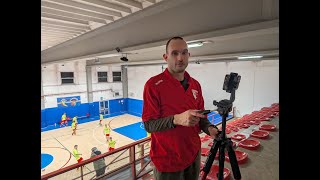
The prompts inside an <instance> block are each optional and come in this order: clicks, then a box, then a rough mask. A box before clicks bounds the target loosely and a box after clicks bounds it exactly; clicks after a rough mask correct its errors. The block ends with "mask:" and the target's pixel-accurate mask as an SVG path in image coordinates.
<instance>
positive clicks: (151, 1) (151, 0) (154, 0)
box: [146, 0, 156, 3]
mask: <svg viewBox="0 0 320 180" xmlns="http://www.w3.org/2000/svg"><path fill="white" fill-rule="evenodd" d="M146 1H148V2H150V3H156V0H146Z"/></svg>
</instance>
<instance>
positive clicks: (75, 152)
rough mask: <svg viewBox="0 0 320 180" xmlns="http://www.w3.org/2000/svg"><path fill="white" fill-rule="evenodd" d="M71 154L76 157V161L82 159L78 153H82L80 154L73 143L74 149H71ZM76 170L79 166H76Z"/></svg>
mask: <svg viewBox="0 0 320 180" xmlns="http://www.w3.org/2000/svg"><path fill="white" fill-rule="evenodd" d="M72 154H73V156H74V157H75V158H76V160H77V161H78V163H79V162H81V161H82V160H83V159H82V157H81V156H80V155H82V154H80V153H79V151H78V145H74V149H73V151H72ZM77 170H79V168H77Z"/></svg>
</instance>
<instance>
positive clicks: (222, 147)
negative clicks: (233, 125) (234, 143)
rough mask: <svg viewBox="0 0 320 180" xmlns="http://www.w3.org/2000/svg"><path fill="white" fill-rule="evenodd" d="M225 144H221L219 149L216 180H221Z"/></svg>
mask: <svg viewBox="0 0 320 180" xmlns="http://www.w3.org/2000/svg"><path fill="white" fill-rule="evenodd" d="M225 145H226V144H225V142H222V143H221V146H220V147H219V174H218V180H223V168H224V159H225V153H224V148H225Z"/></svg>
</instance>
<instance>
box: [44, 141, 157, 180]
mask: <svg viewBox="0 0 320 180" xmlns="http://www.w3.org/2000/svg"><path fill="white" fill-rule="evenodd" d="M150 140H151V138H150V137H147V138H144V139H141V140H139V141H136V142H133V143H130V144H128V145H125V146H122V147H119V148H117V149H115V150H113V151H109V152H106V153H103V154H100V155H97V156H95V157H92V158H89V159H86V160H83V161H81V162H79V163H76V164H72V165H70V166H67V167H64V168H61V169H58V170H56V171H53V172H50V173H48V174H45V175H43V176H41V180H47V179H49V178H52V177H55V176H57V175H60V174H62V173H65V172H68V171H71V170H73V169H76V168H81V167H82V166H84V165H86V164H89V163H92V162H94V161H96V160H98V159H100V158H104V157H107V156H110V155H112V154H115V153H117V152H120V151H123V150H128V149H134V147H135V146H136V145H138V144H141V143H147V142H148V141H150ZM129 154H130V153H129ZM134 154H135V153H134ZM134 154H130V155H131V158H133V159H132V161H130V162H129V163H126V164H125V165H123V166H121V167H120V168H117V169H115V170H112V171H110V172H108V173H106V174H105V176H107V175H109V174H111V173H114V172H116V171H118V170H120V169H122V168H124V167H126V166H129V165H132V164H133V165H135V163H136V162H137V161H138V160H141V159H142V158H145V157H148V156H149V155H146V156H144V157H140V158H138V159H136V158H135V155H134ZM129 158H130V157H129ZM108 165H110V164H108ZM132 167H133V166H132ZM81 170H82V168H81ZM82 175H83V174H82ZM133 177H135V179H136V176H133Z"/></svg>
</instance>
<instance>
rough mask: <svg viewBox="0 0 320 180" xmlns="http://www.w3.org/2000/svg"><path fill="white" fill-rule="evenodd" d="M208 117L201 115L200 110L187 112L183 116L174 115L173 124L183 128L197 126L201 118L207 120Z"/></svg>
mask: <svg viewBox="0 0 320 180" xmlns="http://www.w3.org/2000/svg"><path fill="white" fill-rule="evenodd" d="M206 117H207V116H206V115H202V114H200V113H199V110H187V111H185V112H183V113H181V114H176V115H174V119H173V124H175V125H181V126H195V125H197V124H199V121H200V118H206Z"/></svg>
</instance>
